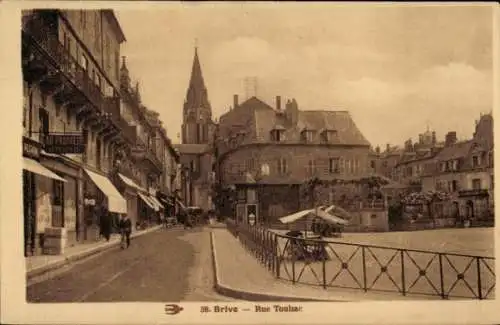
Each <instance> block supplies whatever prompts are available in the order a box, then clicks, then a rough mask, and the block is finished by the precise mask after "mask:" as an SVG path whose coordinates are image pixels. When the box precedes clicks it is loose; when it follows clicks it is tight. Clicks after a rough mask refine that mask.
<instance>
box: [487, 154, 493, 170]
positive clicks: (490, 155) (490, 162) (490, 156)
mask: <svg viewBox="0 0 500 325" xmlns="http://www.w3.org/2000/svg"><path fill="white" fill-rule="evenodd" d="M488 165H489V166H490V167H493V152H490V153H488Z"/></svg>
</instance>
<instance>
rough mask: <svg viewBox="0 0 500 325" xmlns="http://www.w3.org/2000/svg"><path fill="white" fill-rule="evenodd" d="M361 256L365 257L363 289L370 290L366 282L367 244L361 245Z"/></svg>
mask: <svg viewBox="0 0 500 325" xmlns="http://www.w3.org/2000/svg"><path fill="white" fill-rule="evenodd" d="M361 256H362V259H363V290H365V292H366V291H367V290H368V288H367V284H366V255H365V246H361Z"/></svg>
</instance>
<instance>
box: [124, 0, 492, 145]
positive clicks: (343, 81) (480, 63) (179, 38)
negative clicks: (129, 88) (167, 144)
mask: <svg viewBox="0 0 500 325" xmlns="http://www.w3.org/2000/svg"><path fill="white" fill-rule="evenodd" d="M116 15H117V17H118V20H119V22H120V24H121V26H122V29H123V31H124V33H125V36H126V38H127V42H126V43H124V44H123V46H122V55H125V56H127V65H128V67H129V70H130V73H131V77H132V80H133V81H134V82H135V81H139V82H140V91H141V97H142V100H143V102H144V104H145V105H146V106H147V107H148V108H149V109H153V110H155V111H157V112H158V113H160V118H161V119H162V120H163V121H164V126H165V128H166V129H167V132H168V135H169V137H170V138H171V139H172V140H173V141H174V142H178V141H179V138H178V134H179V132H180V130H181V123H182V105H183V102H184V100H185V96H186V90H187V87H188V82H189V76H190V72H191V66H192V61H193V55H194V46H195V44H196V45H197V46H198V54H199V57H200V62H201V67H202V71H203V75H204V79H205V84H206V86H207V90H208V96H209V100H210V102H211V105H212V112H213V116H214V117H215V118H217V117H218V116H220V115H221V114H223V113H225V112H226V111H228V109H229V107H230V106H231V105H232V102H233V94H238V95H239V97H240V98H241V99H245V97H246V96H249V95H253V94H254V93H253V92H246V91H245V89H246V87H245V82H244V80H245V79H246V78H248V77H252V78H255V79H254V80H257V82H256V84H257V87H256V88H253V89H256V95H257V97H259V98H261V99H263V100H264V101H266V102H268V103H269V104H271V106H274V103H275V97H276V96H277V95H280V96H282V102H283V101H286V100H287V99H288V98H295V99H296V100H297V102H298V105H299V109H303V110H322V109H325V110H348V111H350V113H351V114H352V116H353V118H354V121H355V123H356V125H357V126H358V128H359V129H360V130H361V132H362V133H363V134H364V135H365V137H366V138H367V139H368V141H370V142H371V143H372V145H373V146H374V147H375V146H377V145H380V146H381V147H385V145H386V144H387V143H390V144H392V145H402V144H403V142H404V141H405V140H407V139H409V138H412V139H413V140H414V141H415V140H417V139H418V134H419V133H422V132H425V131H426V129H427V128H428V127H429V128H430V130H435V131H436V133H437V136H438V139H442V138H443V137H444V135H445V134H446V133H447V132H448V131H456V132H457V135H458V137H459V138H460V139H466V138H470V137H471V136H472V133H473V131H474V121H475V120H477V119H478V118H479V116H480V114H481V113H489V112H491V111H492V105H493V75H492V66H493V62H492V57H493V55H492V54H493V53H492V45H493V44H492V26H493V16H492V9H491V7H490V6H482V7H481V6H474V7H472V6H450V5H447V6H446V7H442V6H441V7H439V6H435V5H433V6H419V7H417V6H410V5H404V6H394V5H392V6H391V5H378V6H367V5H339V4H323V3H315V4H312V3H309V4H306V3H282V4H276V3H275V4H263V3H261V4H255V3H254V4H244V3H233V4H221V3H218V4H203V3H194V4H189V3H185V4H183V5H163V6H156V7H154V9H151V8H150V9H140V10H139V9H134V10H125V9H121V10H116Z"/></svg>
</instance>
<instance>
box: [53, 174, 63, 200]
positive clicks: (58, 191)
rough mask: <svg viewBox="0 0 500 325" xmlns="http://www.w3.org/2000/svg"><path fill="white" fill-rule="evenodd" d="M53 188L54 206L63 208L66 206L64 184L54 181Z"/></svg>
mask: <svg viewBox="0 0 500 325" xmlns="http://www.w3.org/2000/svg"><path fill="white" fill-rule="evenodd" d="M53 186H54V187H53V196H52V205H59V206H61V205H63V204H64V183H63V182H61V181H58V180H54V182H53Z"/></svg>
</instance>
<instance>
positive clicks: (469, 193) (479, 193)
mask: <svg viewBox="0 0 500 325" xmlns="http://www.w3.org/2000/svg"><path fill="white" fill-rule="evenodd" d="M489 195H490V192H489V191H488V189H472V190H461V191H458V196H459V197H487V196H489Z"/></svg>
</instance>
